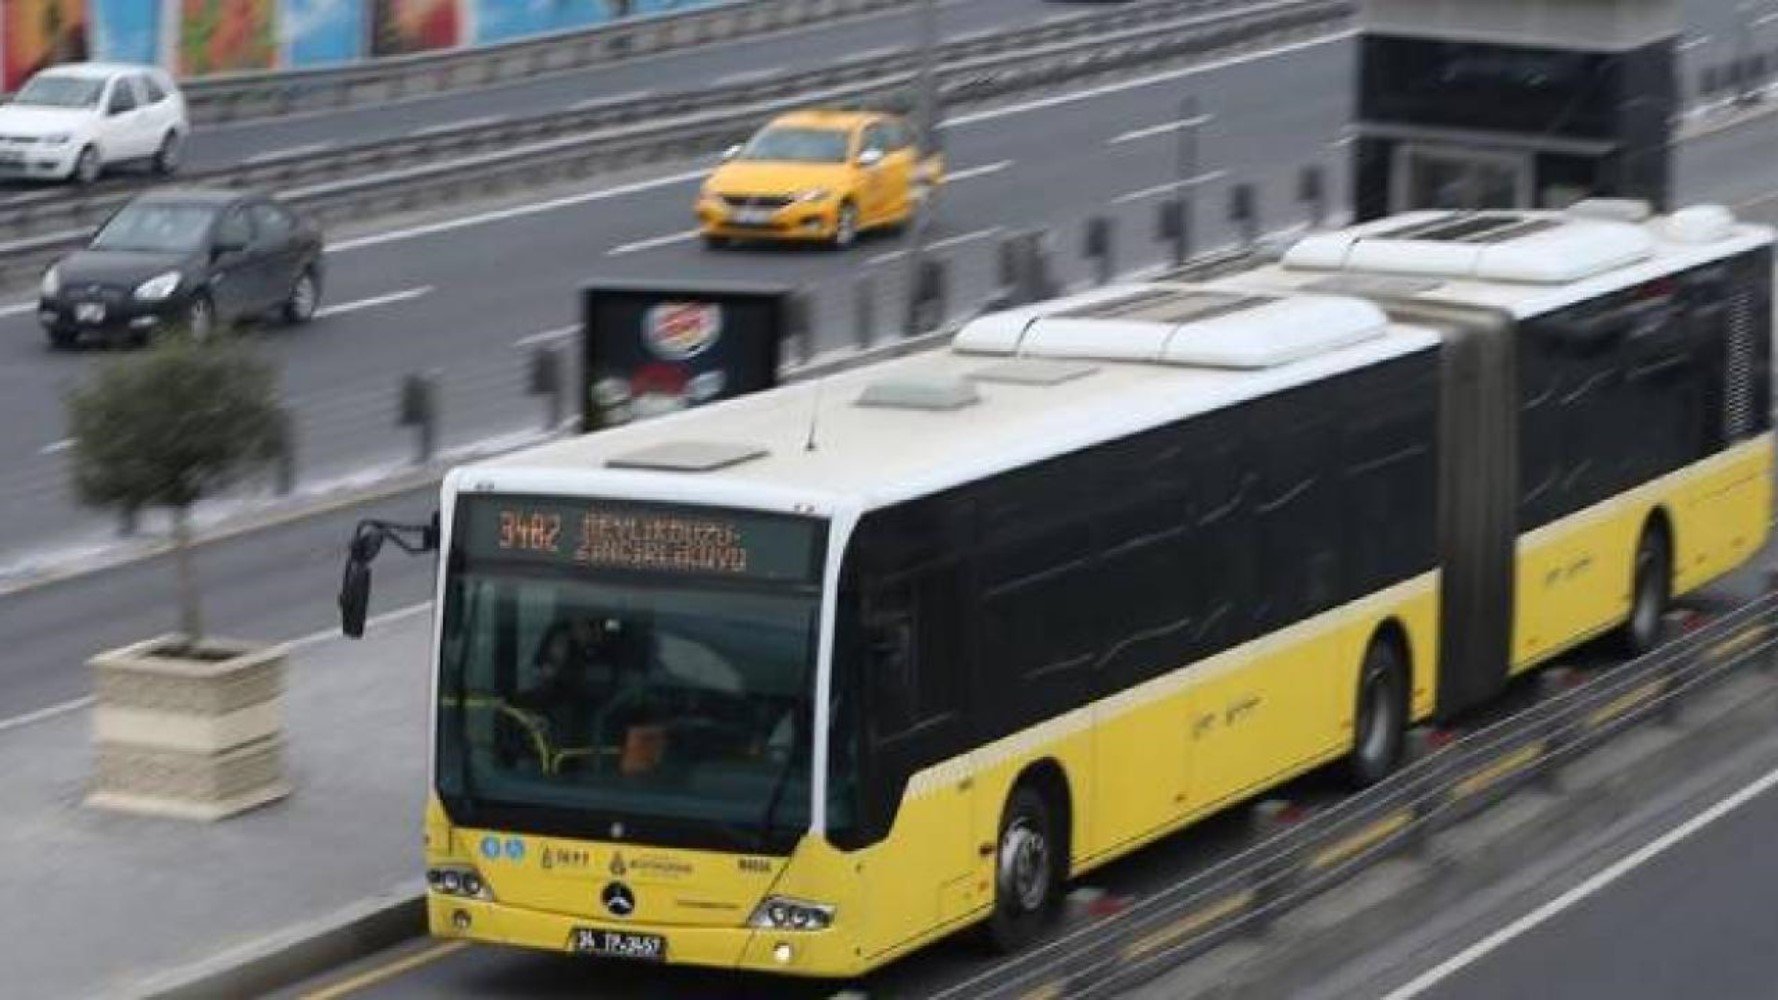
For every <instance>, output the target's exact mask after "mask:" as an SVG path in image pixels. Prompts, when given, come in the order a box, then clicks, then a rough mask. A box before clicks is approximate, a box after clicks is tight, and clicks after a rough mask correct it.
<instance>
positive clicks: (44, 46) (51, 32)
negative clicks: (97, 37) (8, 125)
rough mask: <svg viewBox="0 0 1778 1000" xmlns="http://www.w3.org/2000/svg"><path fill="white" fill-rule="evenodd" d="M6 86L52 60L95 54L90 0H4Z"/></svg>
mask: <svg viewBox="0 0 1778 1000" xmlns="http://www.w3.org/2000/svg"><path fill="white" fill-rule="evenodd" d="M4 7H5V10H4V14H5V16H4V17H0V32H4V33H5V35H4V43H3V44H4V51H5V54H6V58H5V73H4V76H5V78H6V89H7V90H12V89H14V88H15V87H17V86H18V85H19V84H21V83H23V82H24V81H25V80H26V79H27V78H29V77H30V75H31V74H32V73H35V72H37V71H38V70H40V69H42V68H43V67H45V66H48V65H50V64H52V63H59V62H67V61H69V60H72V59H86V58H89V57H90V56H91V54H92V53H91V51H90V50H89V48H88V42H87V25H86V0H4Z"/></svg>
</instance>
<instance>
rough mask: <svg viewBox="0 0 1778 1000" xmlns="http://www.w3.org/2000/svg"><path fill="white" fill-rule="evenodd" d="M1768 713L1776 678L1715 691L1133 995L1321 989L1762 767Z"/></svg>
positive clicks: (1751, 676)
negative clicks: (1470, 906)
mask: <svg viewBox="0 0 1778 1000" xmlns="http://www.w3.org/2000/svg"><path fill="white" fill-rule="evenodd" d="M1775 714H1778V682H1775V681H1774V679H1773V677H1772V676H1771V675H1769V674H1767V673H1765V672H1764V671H1762V670H1761V669H1759V668H1757V667H1754V668H1749V669H1746V670H1744V671H1742V672H1740V673H1738V674H1735V675H1732V676H1729V677H1727V678H1724V679H1723V680H1722V681H1721V682H1720V683H1718V684H1716V685H1714V686H1713V687H1712V688H1711V689H1710V690H1708V691H1705V692H1702V693H1700V694H1699V695H1697V696H1696V697H1695V698H1693V699H1690V700H1688V701H1687V703H1686V705H1685V707H1684V709H1683V711H1682V715H1681V719H1680V721H1679V722H1678V723H1677V724H1675V725H1672V726H1660V725H1653V724H1645V725H1643V726H1640V727H1637V728H1633V729H1629V730H1626V731H1624V732H1622V733H1620V734H1619V735H1618V736H1617V737H1616V738H1614V739H1613V740H1612V741H1611V742H1609V743H1606V744H1604V745H1602V746H1600V747H1598V748H1597V749H1595V750H1594V751H1592V752H1591V753H1588V754H1586V755H1584V756H1581V757H1577V758H1575V759H1573V760H1571V761H1568V762H1566V763H1564V764H1562V765H1561V766H1560V767H1559V768H1558V769H1557V770H1556V772H1555V776H1556V777H1555V780H1554V781H1553V782H1551V783H1549V784H1548V785H1546V786H1543V787H1538V786H1533V787H1530V788H1527V789H1524V790H1521V791H1518V792H1516V793H1513V794H1509V795H1507V796H1505V797H1504V798H1501V799H1499V800H1496V801H1494V802H1492V803H1491V804H1489V805H1487V806H1485V807H1484V808H1482V809H1481V810H1480V811H1478V812H1477V813H1476V814H1474V815H1473V816H1470V817H1469V818H1467V819H1465V820H1463V821H1462V822H1460V823H1458V824H1456V825H1455V826H1452V827H1449V828H1447V829H1444V830H1441V831H1439V832H1437V833H1435V834H1433V835H1432V836H1431V837H1429V838H1428V841H1427V843H1426V846H1425V847H1424V848H1423V849H1422V850H1421V851H1419V852H1418V853H1416V852H1414V851H1412V850H1402V851H1399V852H1396V853H1394V854H1392V855H1390V856H1387V857H1385V858H1383V859H1381V860H1379V861H1378V862H1377V863H1376V864H1374V865H1370V866H1367V867H1365V868H1363V869H1360V870H1358V871H1356V872H1355V873H1354V874H1353V875H1352V876H1351V877H1350V878H1349V879H1348V880H1347V881H1346V882H1344V883H1343V884H1341V885H1339V886H1337V887H1335V888H1333V889H1330V890H1328V891H1327V892H1326V893H1324V894H1322V895H1320V896H1318V897H1316V898H1314V899H1311V900H1309V901H1307V902H1305V903H1304V904H1303V905H1302V906H1300V907H1298V908H1296V909H1294V910H1292V911H1290V912H1287V913H1284V914H1281V915H1280V916H1279V917H1278V918H1277V919H1276V920H1275V921H1273V922H1272V924H1271V926H1270V927H1269V929H1268V930H1267V931H1266V932H1265V933H1264V935H1262V936H1257V937H1246V938H1237V939H1234V940H1232V941H1229V942H1227V943H1225V944H1222V945H1220V946H1218V947H1216V948H1214V949H1212V950H1211V951H1209V952H1207V953H1205V954H1204V955H1202V956H1200V957H1199V958H1197V959H1193V960H1191V961H1188V962H1186V963H1183V964H1181V965H1178V966H1175V967H1173V968H1171V969H1167V970H1162V971H1159V972H1157V974H1156V975H1155V976H1154V977H1152V978H1151V979H1149V980H1148V981H1147V982H1146V983H1144V984H1142V985H1139V986H1135V987H1134V988H1133V989H1131V990H1129V991H1128V992H1129V993H1131V994H1134V995H1140V996H1143V997H1150V996H1163V995H1164V996H1166V997H1168V998H1178V1000H1186V998H1192V1000H1196V998H1216V1000H1247V998H1261V997H1277V996H1289V995H1294V994H1296V993H1298V992H1301V991H1303V990H1306V989H1309V988H1311V987H1314V986H1318V985H1324V984H1325V983H1326V982H1327V981H1328V979H1329V977H1330V976H1332V975H1333V974H1335V973H1337V972H1339V971H1340V970H1341V969H1342V968H1344V967H1345V966H1346V965H1347V964H1348V963H1349V962H1351V961H1352V960H1353V959H1354V958H1355V957H1357V956H1362V955H1365V954H1369V953H1371V952H1373V951H1375V950H1376V949H1378V948H1379V947H1382V946H1384V945H1386V944H1388V943H1389V942H1392V941H1395V940H1398V939H1400V938H1401V937H1403V936H1404V935H1407V934H1409V933H1411V932H1413V931H1415V930H1417V929H1420V928H1422V927H1424V926H1426V925H1427V924H1429V923H1430V922H1431V921H1433V920H1434V919H1436V918H1438V917H1439V916H1441V915H1442V914H1445V913H1446V912H1448V911H1449V910H1451V909H1452V908H1453V907H1455V906H1457V905H1459V904H1461V903H1462V902H1463V901H1465V900H1467V899H1470V898H1472V897H1474V896H1476V895H1477V894H1479V893H1482V892H1485V891H1487V890H1489V889H1490V888H1493V887H1495V886H1497V885H1498V884H1500V883H1501V882H1503V881H1505V880H1507V879H1509V878H1511V877H1513V876H1515V875H1518V874H1521V873H1523V872H1524V871H1525V870H1526V869H1527V867H1529V866H1531V865H1533V864H1534V863H1535V862H1537V861H1538V860H1548V859H1550V858H1551V857H1552V856H1553V855H1554V853H1555V852H1556V851H1557V850H1558V849H1559V848H1561V847H1564V846H1573V845H1576V844H1577V843H1584V841H1585V840H1586V839H1587V838H1588V837H1589V836H1591V835H1596V834H1599V833H1602V832H1604V831H1606V830H1607V828H1609V827H1610V826H1611V825H1612V824H1613V823H1615V822H1617V821H1620V820H1624V819H1626V818H1629V817H1631V816H1633V815H1634V814H1636V813H1637V812H1638V811H1639V810H1641V809H1643V808H1645V807H1647V806H1649V805H1650V804H1651V803H1652V802H1653V801H1654V800H1655V799H1656V798H1658V797H1659V796H1660V793H1662V792H1671V791H1674V790H1675V789H1676V788H1678V786H1680V785H1681V784H1682V783H1683V781H1684V779H1685V778H1687V777H1693V776H1696V775H1698V774H1700V773H1701V772H1709V771H1710V770H1711V769H1710V765H1711V764H1713V763H1714V764H1720V765H1722V768H1719V769H1718V770H1721V769H1726V768H1728V767H1731V766H1733V765H1734V764H1736V763H1739V755H1738V754H1737V752H1738V751H1746V750H1747V749H1748V748H1749V747H1753V746H1755V745H1760V746H1762V747H1763V748H1764V749H1765V750H1766V751H1767V756H1770V750H1771V749H1772V747H1771V740H1769V739H1766V740H1762V739H1761V738H1762V737H1769V735H1770V733H1771V729H1772V726H1771V722H1772V719H1773V717H1774V715H1775ZM1709 776H1710V777H1711V778H1714V779H1716V781H1718V782H1720V781H1721V780H1723V778H1722V776H1721V775H1718V774H1710V775H1709ZM1713 783H1714V782H1713ZM1703 794H1708V793H1707V792H1705V793H1703ZM1596 852H1597V848H1596V847H1595V848H1593V849H1591V850H1588V851H1587V854H1588V855H1593V854H1596ZM1370 985H1375V984H1374V983H1373V984H1370Z"/></svg>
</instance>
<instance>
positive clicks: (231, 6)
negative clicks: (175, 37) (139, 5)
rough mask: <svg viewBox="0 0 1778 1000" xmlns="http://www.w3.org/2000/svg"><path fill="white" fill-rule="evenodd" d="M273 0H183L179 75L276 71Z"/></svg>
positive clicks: (180, 22) (274, 7) (180, 24)
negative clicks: (259, 70) (256, 70)
mask: <svg viewBox="0 0 1778 1000" xmlns="http://www.w3.org/2000/svg"><path fill="white" fill-rule="evenodd" d="M276 9H277V8H276V6H275V4H274V3H273V0H181V7H180V18H179V75H180V76H206V75H208V74H211V73H226V72H230V71H240V70H254V69H273V68H276V66H277V65H278V61H277V56H278V50H277V46H276V44H275V41H274V36H273V33H272V20H273V15H274V12H275V11H276Z"/></svg>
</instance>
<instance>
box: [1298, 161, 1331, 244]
mask: <svg viewBox="0 0 1778 1000" xmlns="http://www.w3.org/2000/svg"><path fill="white" fill-rule="evenodd" d="M1296 196H1297V199H1298V200H1299V201H1301V202H1302V203H1303V204H1304V205H1306V206H1308V209H1309V220H1308V221H1309V228H1310V229H1320V228H1321V224H1322V223H1323V222H1325V221H1327V184H1326V179H1325V177H1324V176H1323V173H1322V169H1321V166H1320V164H1310V165H1309V166H1306V167H1304V168H1303V172H1302V173H1301V174H1299V175H1298V176H1297V186H1296Z"/></svg>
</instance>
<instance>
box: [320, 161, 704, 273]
mask: <svg viewBox="0 0 1778 1000" xmlns="http://www.w3.org/2000/svg"><path fill="white" fill-rule="evenodd" d="M709 173H710V168H708V167H705V168H703V169H700V170H687V171H684V172H683V173H677V174H668V175H667V176H665V177H654V178H650V179H649V180H645V181H637V182H635V183H633V184H619V185H617V186H616V187H608V188H599V189H598V190H595V191H582V192H581V193H580V194H571V195H565V196H563V197H561V198H551V199H549V200H548V201H534V202H529V203H526V204H523V205H514V206H512V207H511V208H498V209H494V210H493V211H489V212H477V213H476V214H474V215H465V216H463V217H461V218H457V219H445V220H444V221H442V222H429V223H427V224H425V225H423V226H412V227H409V228H407V229H391V230H389V231H388V232H386V233H371V234H369V235H366V236H360V237H358V238H356V239H350V240H341V241H340V242H338V243H335V244H333V245H332V246H330V247H328V248H327V252H328V253H344V252H345V251H347V250H362V249H364V248H365V247H374V246H381V245H382V244H384V243H398V242H401V241H403V240H411V239H414V238H416V237H420V236H435V235H437V234H439V233H449V232H455V231H456V230H459V229H468V228H469V227H471V226H480V225H485V224H487V223H490V222H503V221H505V220H507V219H519V218H523V217H525V216H527V215H537V214H539V213H542V212H553V211H555V210H556V209H558V208H567V207H569V206H572V205H584V204H587V203H588V202H594V201H607V200H609V199H612V198H622V197H624V196H625V195H632V194H639V193H641V192H643V191H652V190H654V189H656V188H664V187H672V186H673V185H675V184H687V183H690V182H692V181H695V180H702V179H704V177H706V176H707V175H708V174H709Z"/></svg>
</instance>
